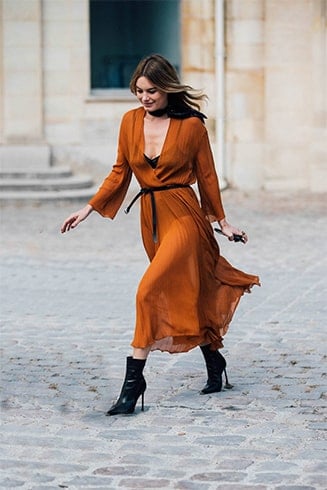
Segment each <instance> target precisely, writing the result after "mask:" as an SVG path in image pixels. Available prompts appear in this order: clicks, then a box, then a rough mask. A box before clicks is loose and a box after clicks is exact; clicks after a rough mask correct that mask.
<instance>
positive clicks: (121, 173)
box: [61, 55, 259, 415]
mask: <svg viewBox="0 0 327 490" xmlns="http://www.w3.org/2000/svg"><path fill="white" fill-rule="evenodd" d="M130 89H131V91H132V93H133V94H135V95H136V97H137V98H138V100H139V102H140V103H141V107H140V108H138V109H134V110H131V111H129V112H127V113H126V114H125V115H124V117H123V119H122V123H121V128H120V134H119V143H118V154H117V160H116V163H115V165H114V166H113V168H112V171H111V172H110V174H109V175H108V177H107V178H106V179H105V180H104V182H103V183H102V186H101V187H100V189H99V191H98V192H97V193H96V194H95V196H94V197H93V198H92V199H91V200H90V201H89V203H88V204H87V205H86V206H85V207H84V208H82V209H80V210H79V211H77V212H76V213H73V214H72V215H70V216H69V217H68V218H67V219H66V220H65V221H64V223H63V225H62V227H61V231H62V233H64V232H66V231H68V230H71V229H73V228H76V226H78V224H79V223H80V222H81V221H83V220H85V219H86V218H87V217H88V216H89V215H90V213H91V212H92V211H93V210H95V211H97V212H98V213H100V214H101V215H102V216H105V217H109V218H114V217H115V215H116V213H117V211H118V209H119V208H120V206H121V204H122V201H123V199H124V197H125V195H126V192H127V190H128V187H129V184H130V181H131V177H132V173H134V175H135V177H136V179H137V180H138V182H139V184H140V186H141V191H140V192H139V194H138V195H137V196H136V197H135V198H134V200H133V201H132V202H131V204H130V205H129V206H128V208H127V209H126V212H129V210H130V208H131V206H132V205H133V204H134V202H135V201H136V199H138V198H140V200H141V232H142V239H143V243H144V247H145V250H146V252H147V255H148V257H149V260H150V265H149V267H148V269H147V270H146V272H145V274H144V276H143V278H142V280H141V282H140V284H139V287H138V291H137V296H136V325H135V333H134V339H133V342H132V347H133V354H132V356H130V357H127V366H126V376H125V380H124V383H123V386H122V390H121V393H120V396H119V399H118V401H117V402H116V403H115V404H114V406H113V407H111V409H110V410H109V411H108V412H107V415H116V414H123V413H132V412H134V409H135V405H136V403H137V400H138V399H139V397H140V396H141V397H142V410H143V409H144V392H145V389H146V382H145V379H144V376H143V368H144V365H145V362H146V359H147V357H148V354H149V352H150V351H151V350H155V349H159V350H161V351H168V352H170V353H175V352H187V351H189V350H190V349H192V348H194V347H196V346H200V347H201V351H202V353H203V355H204V358H205V362H206V366H207V374H208V380H207V384H206V385H205V387H204V388H203V390H202V392H201V393H203V394H206V393H214V392H219V391H221V389H222V373H223V372H224V371H225V367H226V361H225V359H224V357H223V356H222V355H221V354H220V353H219V351H218V349H220V348H221V347H222V346H223V344H222V338H223V336H224V334H225V333H226V331H227V329H228V325H229V323H230V321H231V318H232V315H233V313H234V311H235V308H236V306H237V304H238V301H239V299H240V297H241V296H242V294H243V293H244V292H245V291H249V290H250V288H251V287H252V286H253V285H254V284H259V279H258V277H257V276H252V275H249V274H245V273H243V272H241V271H238V270H236V269H234V268H233V267H232V266H231V265H230V264H229V263H228V262H227V261H226V260H225V259H224V258H223V257H221V256H220V255H219V248H218V245H217V242H216V240H215V238H214V234H213V230H212V227H211V224H210V222H213V221H218V223H219V225H220V229H221V231H222V233H223V234H224V235H225V236H226V237H228V239H229V240H231V241H232V240H239V239H241V240H242V241H243V242H244V243H246V242H247V239H248V238H247V236H246V234H245V233H244V232H242V231H241V230H239V229H238V228H236V227H234V226H232V225H231V224H229V223H228V222H227V221H226V218H225V213H224V209H223V206H222V202H221V196H220V191H219V184H218V178H217V175H216V172H215V166H214V161H213V157H212V153H211V149H210V144H209V140H208V134H207V131H206V128H205V126H204V118H205V116H204V115H203V114H202V113H201V112H199V111H198V109H199V104H198V103H199V101H201V100H203V99H204V98H205V96H204V95H203V94H201V93H198V92H196V91H194V90H193V89H192V88H191V87H189V86H187V85H182V84H181V83H180V81H179V79H178V75H177V73H176V71H175V69H174V68H173V67H172V65H171V64H170V63H169V62H168V61H167V60H166V59H165V58H163V57H162V56H160V55H151V56H148V57H146V58H145V59H143V60H142V61H141V62H140V63H139V65H138V66H137V68H136V70H135V72H134V74H133V76H132V79H131V82H130ZM195 182H197V184H198V189H199V194H200V203H199V201H198V199H197V197H196V194H195V192H194V191H193V189H192V187H191V185H192V184H194V183H195ZM225 374H226V373H225ZM226 381H227V379H226Z"/></svg>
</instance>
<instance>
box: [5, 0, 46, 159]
mask: <svg viewBox="0 0 327 490" xmlns="http://www.w3.org/2000/svg"><path fill="white" fill-rule="evenodd" d="M1 10H2V19H1V24H2V30H3V40H2V53H3V66H2V78H3V89H2V90H3V92H2V114H3V125H2V126H3V127H2V133H3V134H2V142H3V146H2V147H1V148H0V158H1V165H2V167H5V168H6V167H11V168H13V167H14V168H17V167H19V168H25V167H30V168H31V167H33V168H36V167H44V166H47V165H48V164H49V148H48V146H47V145H46V144H45V143H44V135H43V81H42V73H43V68H42V0H28V1H24V0H1Z"/></svg>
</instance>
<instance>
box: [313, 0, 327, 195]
mask: <svg viewBox="0 0 327 490" xmlns="http://www.w3.org/2000/svg"><path fill="white" fill-rule="evenodd" d="M312 7H313V12H312V13H313V16H312V21H313V22H312V47H311V49H312V59H313V65H312V105H313V109H312V110H313V115H312V138H311V141H312V143H311V148H310V158H309V160H310V167H309V187H310V190H312V191H314V192H326V191H327V28H326V25H327V0H313V6H312Z"/></svg>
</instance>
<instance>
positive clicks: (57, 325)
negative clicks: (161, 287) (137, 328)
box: [0, 190, 327, 490]
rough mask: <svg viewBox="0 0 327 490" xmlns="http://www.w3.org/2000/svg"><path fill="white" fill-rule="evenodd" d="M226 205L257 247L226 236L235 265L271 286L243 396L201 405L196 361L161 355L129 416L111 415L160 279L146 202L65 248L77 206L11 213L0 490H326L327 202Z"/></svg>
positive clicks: (318, 198) (230, 363) (236, 327)
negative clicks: (152, 265)
mask: <svg viewBox="0 0 327 490" xmlns="http://www.w3.org/2000/svg"><path fill="white" fill-rule="evenodd" d="M129 197H130V196H129ZM223 200H224V205H225V210H226V214H227V218H228V220H229V221H230V222H231V223H233V224H235V225H236V226H239V227H242V229H245V230H246V231H247V233H248V235H249V243H248V244H247V245H246V246H244V245H242V244H236V243H230V242H228V241H227V240H226V239H225V238H224V237H219V236H218V237H217V239H218V240H219V243H220V245H221V250H222V255H224V256H225V257H226V258H227V259H228V260H229V261H231V262H232V264H233V265H234V266H235V267H237V268H240V269H242V270H244V271H246V272H249V273H253V274H258V275H259V276H260V278H261V282H262V287H261V288H258V287H255V288H254V289H253V290H252V293H251V294H249V295H248V294H246V295H245V296H244V297H243V298H242V300H241V303H240V306H239V308H238V310H237V313H236V315H235V317H234V320H233V322H232V324H231V327H230V331H229V333H228V334H227V335H226V338H225V342H224V343H225V347H224V349H223V354H224V356H225V357H226V359H227V369H228V374H229V378H230V379H229V380H230V382H231V383H232V384H233V385H234V388H233V389H232V390H224V391H222V392H221V393H215V394H213V395H208V396H200V395H199V391H200V390H201V388H202V387H203V385H204V384H205V381H206V370H205V366H204V362H203V359H202V356H201V352H200V350H199V349H194V350H193V351H191V352H189V353H186V354H178V355H169V354H166V353H159V352H155V353H152V354H151V355H150V357H149V360H148V362H147V365H146V368H145V371H144V374H145V378H146V380H147V385H148V389H147V391H146V392H145V411H144V412H142V411H141V410H140V405H137V407H136V411H135V414H134V415H131V416H120V417H106V416H105V412H106V411H107V410H108V408H109V407H110V406H111V404H112V403H113V401H114V400H115V399H116V397H117V396H118V394H119V391H120V388H121V384H122V380H123V376H124V372H125V357H126V356H127V355H130V352H131V351H130V347H129V344H130V341H131V338H132V334H133V328H134V304H135V302H134V297H135V291H136V287H137V284H138V282H139V279H140V277H141V276H142V274H143V271H144V270H145V268H146V266H147V259H146V257H145V253H144V251H143V247H142V243H141V239H140V236H139V222H138V204H136V205H135V207H133V209H132V211H131V213H130V214H129V215H128V216H126V215H125V214H124V213H123V208H122V209H121V210H120V212H119V214H118V216H117V218H116V219H115V220H114V221H111V220H105V219H103V218H101V217H100V216H99V215H97V214H96V213H93V214H92V215H91V216H90V218H89V219H88V221H87V222H86V223H82V224H81V225H80V226H79V227H78V228H77V229H76V230H74V231H72V232H70V233H68V234H65V235H61V234H60V231H59V228H60V225H61V223H62V221H63V220H64V218H66V216H67V215H68V214H70V213H71V212H72V211H74V210H75V209H77V208H78V207H80V205H79V204H77V205H76V203H59V204H58V203H55V202H54V203H48V204H44V205H42V206H37V205H33V204H26V205H14V204H12V205H6V206H4V207H3V208H2V211H1V252H0V262H1V263H0V266H1V268H0V273H1V298H0V301H1V347H2V357H1V363H2V379H1V388H2V394H1V398H2V409H1V422H2V424H1V425H2V428H1V430H2V435H1V456H0V458H1V467H2V472H1V477H0V488H4V489H6V488H21V489H29V490H36V489H37V490H43V489H44V490H45V489H47V490H50V489H58V488H69V489H84V488H87V489H102V488H104V489H157V488H162V489H176V490H218V489H222V490H246V489H248V490H273V489H278V490H318V489H319V490H320V489H321V490H322V489H326V488H327V484H326V459H327V458H326V437H325V435H326V431H325V430H324V429H326V425H325V422H326V418H325V417H326V410H325V406H326V395H325V391H326V390H325V389H326V340H325V339H326V318H327V313H326V295H327V291H326V274H327V270H326V239H327V236H326V208H327V206H326V201H323V196H322V195H319V194H316V195H310V194H305V195H300V194H294V195H293V194H291V195H286V194H268V193H260V192H258V193H253V195H246V194H243V193H240V192H236V191H232V190H227V191H225V192H224V193H223Z"/></svg>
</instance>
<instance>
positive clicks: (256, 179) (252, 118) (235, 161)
mask: <svg viewBox="0 0 327 490" xmlns="http://www.w3.org/2000/svg"><path fill="white" fill-rule="evenodd" d="M225 5H226V14H225V18H226V158H227V179H228V181H229V183H230V184H232V185H235V186H236V187H239V188H241V189H257V188H260V187H262V185H263V168H264V1H263V0H228V1H227V2H226V3H225Z"/></svg>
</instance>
